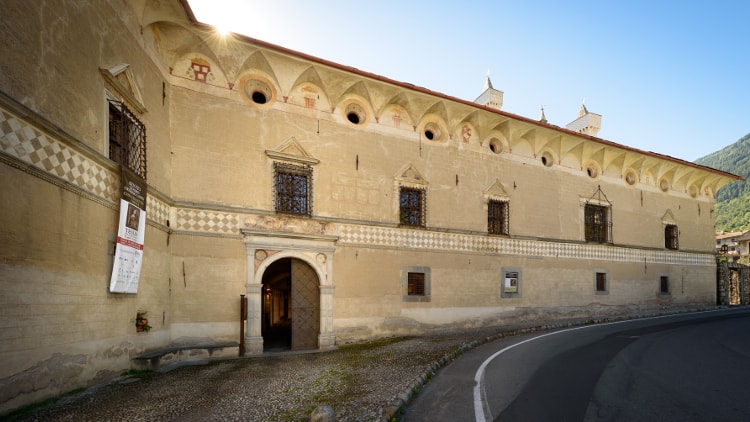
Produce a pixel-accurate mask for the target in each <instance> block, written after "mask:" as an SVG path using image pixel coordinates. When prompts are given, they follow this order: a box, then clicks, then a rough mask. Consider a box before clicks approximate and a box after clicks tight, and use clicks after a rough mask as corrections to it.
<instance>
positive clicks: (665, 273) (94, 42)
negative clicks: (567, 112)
mask: <svg viewBox="0 0 750 422" xmlns="http://www.w3.org/2000/svg"><path fill="white" fill-rule="evenodd" d="M231 12H232V11H231V10H229V11H227V13H231ZM0 36H2V39H3V40H4V43H5V45H6V46H7V48H5V49H4V51H3V55H2V57H1V58H0V180H2V191H1V192H2V200H1V201H0V237H1V238H2V248H0V298H1V299H0V300H1V301H2V307H1V308H2V312H3V315H4V318H3V329H2V330H0V356H2V357H3V359H2V360H0V412H5V411H7V410H9V409H13V408H15V407H18V406H21V405H23V404H27V403H29V402H33V401H37V400H40V399H44V398H47V397H51V396H56V395H58V394H60V393H63V392H65V391H69V390H72V389H74V388H77V387H81V386H85V385H88V384H92V383H97V382H103V381H106V380H108V379H112V378H113V377H115V376H117V375H118V374H119V373H121V372H122V371H124V370H127V369H129V368H130V367H131V359H132V358H133V357H134V356H136V355H138V354H140V353H143V352H146V351H152V350H156V349H161V348H165V347H167V346H172V345H190V344H207V345H212V344H217V343H227V342H229V343H235V342H238V341H239V340H240V339H241V338H242V339H243V340H245V341H246V344H247V354H261V353H263V352H264V350H267V349H268V347H269V345H270V343H271V340H272V339H273V340H274V341H280V344H282V346H283V347H285V348H290V349H318V348H320V349H325V348H331V347H334V346H335V345H336V344H342V343H346V342H352V341H358V340H363V339H372V338H377V337H381V336H392V335H401V334H414V333H424V332H427V331H430V330H434V329H454V328H468V327H477V326H486V325H500V324H505V323H509V322H513V321H528V320H532V319H536V320H540V319H544V320H547V319H556V318H570V317H584V316H594V315H596V316H599V315H606V314H612V313H618V312H623V311H625V310H633V309H639V308H641V309H661V308H664V307H670V306H703V305H708V304H713V303H715V302H716V282H715V274H716V266H715V256H714V252H715V248H714V242H715V239H714V231H713V225H714V217H713V212H712V210H713V206H714V203H713V202H714V194H715V192H716V191H717V190H718V189H719V188H720V187H722V186H723V185H725V184H727V183H729V182H731V181H734V180H737V179H739V177H737V176H734V175H732V174H728V173H725V172H721V171H718V170H715V169H712V168H707V167H703V166H699V165H696V164H693V163H689V162H686V161H682V160H679V159H675V158H671V157H667V156H664V155H660V154H656V153H652V152H647V151H641V150H638V149H635V148H630V147H627V146H624V145H621V144H617V143H615V142H612V141H608V140H604V139H600V138H596V137H595V136H596V134H597V131H598V130H599V127H600V126H601V118H600V117H601V116H599V115H595V114H592V113H589V112H588V110H586V109H585V107H582V108H581V114H580V115H579V118H578V119H577V120H576V121H575V122H574V123H575V124H572V123H571V126H569V128H568V129H563V128H560V127H558V126H554V125H550V124H547V123H545V121H546V118H545V117H544V115H543V113H542V118H541V119H540V120H535V119H533V118H526V117H522V116H518V115H514V114H511V113H508V112H506V111H503V110H502V109H501V108H502V92H501V91H498V90H495V89H494V88H493V87H492V84H491V83H490V82H489V78H488V79H487V85H486V87H485V92H484V93H483V94H482V95H481V96H480V97H479V98H478V99H477V101H478V103H477V102H471V101H466V100H462V99H458V98H454V97H450V96H446V95H443V94H440V93H436V92H433V91H430V90H427V89H423V88H419V87H415V86H413V85H410V84H405V83H401V82H398V81H393V80H389V79H387V78H384V77H382V76H378V75H374V74H371V73H367V72H364V71H359V70H356V69H353V68H351V67H348V66H345V65H340V64H336V63H332V62H329V61H326V60H323V59H320V58H317V57H312V56H309V55H306V54H304V53H300V52H295V51H291V50H289V49H286V48H283V47H280V46H275V45H271V44H268V43H265V42H262V41H258V40H254V39H251V38H248V37H244V36H239V35H230V36H228V37H226V38H221V37H220V36H219V35H217V33H216V31H214V30H213V28H211V27H209V26H206V25H202V24H198V23H196V22H195V21H194V19H193V18H192V12H191V11H190V10H189V8H188V7H187V3H186V2H184V1H183V2H177V1H163V0H158V1H157V0H141V1H131V2H123V1H90V2H79V1H73V0H60V1H57V2H49V3H42V2H35V1H20V0H11V1H10V2H4V4H3V10H2V14H0ZM141 207H142V208H141ZM121 209H122V210H123V211H125V210H127V213H124V212H121ZM144 233H145V237H144V238H143V239H141V238H139V237H138V236H140V235H143V234H144ZM113 268H114V270H113ZM113 273H114V276H113ZM678 286H679V287H678ZM127 292H130V293H127ZM241 295H244V297H246V298H247V300H248V312H247V319H246V323H247V325H246V327H247V331H246V334H245V335H244V336H243V337H241V336H240V334H239V325H240V310H241V302H240V297H241Z"/></svg>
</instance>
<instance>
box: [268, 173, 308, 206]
mask: <svg viewBox="0 0 750 422" xmlns="http://www.w3.org/2000/svg"><path fill="white" fill-rule="evenodd" d="M274 173H275V174H274V184H275V186H274V193H275V201H274V202H275V203H276V212H279V213H284V214H295V215H307V216H310V215H312V169H311V168H309V167H307V166H295V165H291V164H282V163H276V164H274Z"/></svg>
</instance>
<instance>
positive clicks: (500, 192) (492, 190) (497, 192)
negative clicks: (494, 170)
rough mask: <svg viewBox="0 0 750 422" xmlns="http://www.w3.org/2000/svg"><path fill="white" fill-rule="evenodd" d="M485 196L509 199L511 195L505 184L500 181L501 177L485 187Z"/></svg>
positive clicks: (501, 199) (500, 199) (503, 199)
mask: <svg viewBox="0 0 750 422" xmlns="http://www.w3.org/2000/svg"><path fill="white" fill-rule="evenodd" d="M484 197H485V198H487V199H496V200H498V201H507V200H508V199H509V198H510V196H509V195H508V192H506V191H505V188H504V187H503V184H502V183H500V179H495V182H494V183H493V184H492V185H491V186H490V187H488V188H487V189H485V191H484Z"/></svg>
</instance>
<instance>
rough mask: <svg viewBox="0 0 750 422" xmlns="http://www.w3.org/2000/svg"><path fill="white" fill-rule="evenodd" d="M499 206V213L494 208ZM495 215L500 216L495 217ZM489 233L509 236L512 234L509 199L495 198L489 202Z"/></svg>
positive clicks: (491, 198) (489, 199)
mask: <svg viewBox="0 0 750 422" xmlns="http://www.w3.org/2000/svg"><path fill="white" fill-rule="evenodd" d="M495 206H499V207H500V210H499V211H498V212H497V213H494V212H493V207H495ZM496 211H497V210H496ZM494 214H500V215H499V216H498V215H494ZM487 233H488V234H493V235H502V236H508V235H509V233H510V200H509V199H508V198H493V197H490V198H488V200H487Z"/></svg>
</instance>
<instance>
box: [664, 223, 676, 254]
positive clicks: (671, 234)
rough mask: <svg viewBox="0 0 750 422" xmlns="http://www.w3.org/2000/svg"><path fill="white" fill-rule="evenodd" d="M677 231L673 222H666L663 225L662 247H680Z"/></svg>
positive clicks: (674, 248)
mask: <svg viewBox="0 0 750 422" xmlns="http://www.w3.org/2000/svg"><path fill="white" fill-rule="evenodd" d="M679 233H680V231H679V230H678V229H677V226H676V225H674V224H667V225H666V226H665V227H664V247H666V248H667V249H673V250H677V249H679V248H680V242H679Z"/></svg>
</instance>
